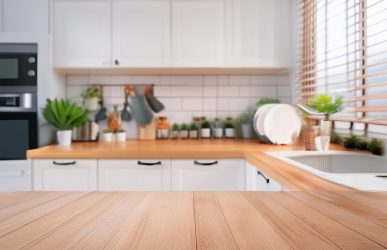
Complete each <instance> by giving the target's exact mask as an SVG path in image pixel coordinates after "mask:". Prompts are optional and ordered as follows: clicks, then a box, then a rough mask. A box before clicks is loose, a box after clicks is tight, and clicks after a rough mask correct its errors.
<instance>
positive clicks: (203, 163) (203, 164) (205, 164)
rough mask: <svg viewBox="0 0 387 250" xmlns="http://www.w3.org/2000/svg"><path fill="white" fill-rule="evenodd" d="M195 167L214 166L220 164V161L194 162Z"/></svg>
mask: <svg viewBox="0 0 387 250" xmlns="http://www.w3.org/2000/svg"><path fill="white" fill-rule="evenodd" d="M194 164H195V165H200V166H212V165H216V164H218V161H214V162H199V161H194Z"/></svg>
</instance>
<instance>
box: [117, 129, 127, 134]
mask: <svg viewBox="0 0 387 250" xmlns="http://www.w3.org/2000/svg"><path fill="white" fill-rule="evenodd" d="M125 132H126V131H125V129H123V128H119V129H118V130H117V133H125Z"/></svg>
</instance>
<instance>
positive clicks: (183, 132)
mask: <svg viewBox="0 0 387 250" xmlns="http://www.w3.org/2000/svg"><path fill="white" fill-rule="evenodd" d="M180 138H181V139H187V138H188V130H181V131H180Z"/></svg>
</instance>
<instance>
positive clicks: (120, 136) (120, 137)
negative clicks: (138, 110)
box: [116, 128, 126, 142]
mask: <svg viewBox="0 0 387 250" xmlns="http://www.w3.org/2000/svg"><path fill="white" fill-rule="evenodd" d="M116 139H117V141H120V142H123V141H126V131H125V129H123V128H119V129H118V130H117V132H116Z"/></svg>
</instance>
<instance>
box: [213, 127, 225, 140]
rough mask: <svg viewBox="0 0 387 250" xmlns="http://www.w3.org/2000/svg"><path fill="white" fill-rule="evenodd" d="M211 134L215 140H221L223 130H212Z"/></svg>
mask: <svg viewBox="0 0 387 250" xmlns="http://www.w3.org/2000/svg"><path fill="white" fill-rule="evenodd" d="M213 133H214V137H215V138H222V137H223V128H214V129H213Z"/></svg>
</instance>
